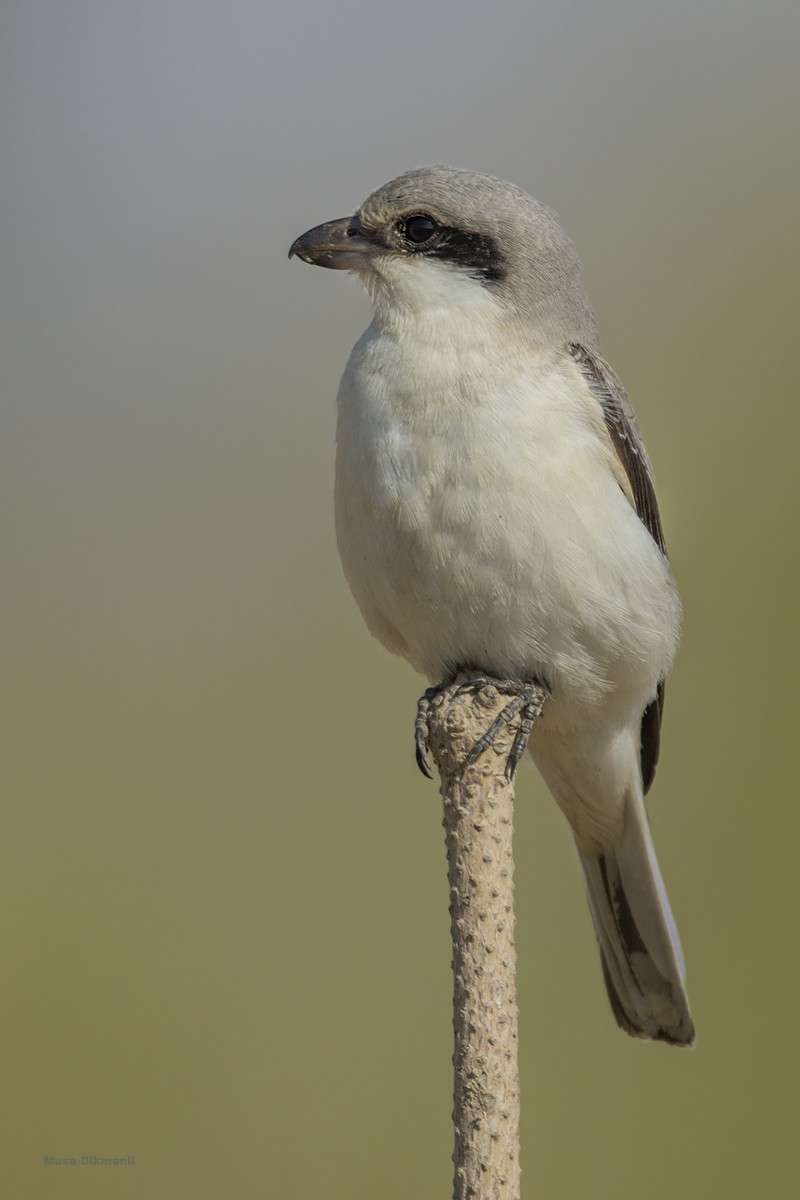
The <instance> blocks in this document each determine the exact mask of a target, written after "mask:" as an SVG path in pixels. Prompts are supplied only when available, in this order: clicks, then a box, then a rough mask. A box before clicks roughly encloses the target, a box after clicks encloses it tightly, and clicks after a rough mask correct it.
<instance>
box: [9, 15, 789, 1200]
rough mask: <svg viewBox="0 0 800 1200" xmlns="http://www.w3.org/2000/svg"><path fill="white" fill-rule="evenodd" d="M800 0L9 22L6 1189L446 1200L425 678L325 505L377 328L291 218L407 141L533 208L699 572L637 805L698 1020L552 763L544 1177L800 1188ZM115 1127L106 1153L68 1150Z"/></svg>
mask: <svg viewBox="0 0 800 1200" xmlns="http://www.w3.org/2000/svg"><path fill="white" fill-rule="evenodd" d="M799 36H800V9H798V7H797V5H796V3H794V2H791V3H790V2H787V3H779V2H777V0H768V2H767V3H764V4H759V5H754V4H746V3H741V2H739V0H733V2H723V0H708V2H706V3H704V4H702V5H697V4H689V3H684V2H683V0H678V2H676V3H672V4H670V5H669V6H665V5H661V4H659V5H656V4H650V3H647V4H634V3H632V2H627V3H623V2H621V0H612V2H610V3H606V4H603V5H595V4H590V3H588V0H575V2H571V3H570V2H566V3H559V4H555V3H540V4H537V5H531V4H522V3H519V4H517V3H503V2H500V3H496V4H493V5H488V4H485V3H484V4H479V3H475V2H472V0H467V2H462V3H458V4H456V3H439V4H435V5H429V4H421V3H418V2H417V0H411V2H410V3H408V4H406V5H404V6H401V7H399V8H398V7H397V6H395V5H393V6H388V5H385V6H382V5H376V4H366V3H363V2H361V0H342V2H341V3H339V4H337V5H330V4H322V3H318V2H317V3H307V4H304V5H301V6H300V7H298V8H296V9H293V10H289V9H288V7H287V8H286V9H284V10H281V11H278V10H277V9H276V7H275V6H271V5H266V4H257V3H246V2H244V0H233V2H232V3H227V4H225V5H223V4H219V3H216V4H215V3H188V0H187V2H179V0H160V2H159V3H154V2H151V0H144V2H139V3H136V4H130V3H120V2H118V0H105V2H103V3H99V2H94V3H92V2H89V0H70V2H69V3H55V2H53V0H33V2H32V3H27V2H26V3H23V2H22V0H8V2H7V3H6V4H5V5H4V6H3V7H2V10H1V11H0V261H1V262H2V272H0V422H1V423H2V429H1V430H0V458H1V459H2V469H0V522H2V532H1V533H0V546H1V547H2V555H3V562H4V572H3V576H4V584H3V592H4V603H3V613H4V619H3V622H2V629H0V654H1V655H2V663H3V686H2V689H0V696H1V697H2V704H3V715H2V723H3V729H4V738H3V741H4V757H5V760H6V766H5V771H4V774H5V784H4V789H3V790H4V800H5V803H4V824H5V828H4V835H3V838H2V839H0V912H2V914H3V915H2V917H0V927H1V928H2V935H3V943H4V947H5V950H4V954H3V963H2V968H0V970H2V975H3V979H2V981H1V982H0V993H1V994H2V995H3V996H4V1001H3V1020H2V1021H0V1029H2V1033H0V1038H1V1039H2V1041H3V1046H2V1051H1V1052H2V1056H3V1062H4V1064H5V1065H4V1075H5V1079H6V1087H5V1089H4V1090H5V1101H4V1103H5V1105H6V1106H7V1112H6V1113H5V1119H4V1127H5V1128H6V1130H7V1133H8V1137H9V1143H8V1148H7V1150H6V1152H5V1153H4V1154H3V1155H2V1161H0V1182H2V1183H3V1184H4V1187H5V1191H6V1193H7V1194H8V1195H12V1194H14V1195H19V1196H25V1197H31V1198H34V1200H38V1197H49V1196H58V1197H59V1198H62V1197H71V1196H73V1195H74V1196H76V1197H77V1196H80V1197H85V1196H87V1195H94V1194H97V1195H98V1196H100V1195H102V1196H103V1197H111V1198H114V1197H126V1196H134V1195H146V1196H148V1197H149V1198H151V1200H159V1198H160V1197H164V1198H167V1197H169V1198H170V1200H172V1198H173V1197H175V1196H183V1195H187V1196H188V1195H191V1196H193V1197H197V1198H198V1200H205V1198H206V1197H207V1198H208V1200H211V1198H212V1197H218V1196H221V1195H236V1196H237V1197H241V1198H242V1200H247V1198H248V1197H262V1196H264V1195H280V1196H286V1197H293V1196H298V1197H299V1196H307V1195H311V1194H317V1193H320V1194H321V1193H323V1192H324V1194H325V1195H326V1197H330V1200H337V1198H339V1197H341V1198H342V1200H352V1198H353V1197H354V1196H358V1195H374V1194H378V1193H380V1195H381V1196H382V1197H384V1198H385V1200H392V1198H393V1197H395V1196H396V1197H398V1198H400V1197H403V1198H406V1197H408V1196H411V1195H413V1196H415V1197H420V1198H422V1197H428V1196H430V1197H434V1196H441V1195H446V1194H447V1189H448V1187H449V1182H448V1181H449V1174H450V1162H449V1155H450V1128H449V1113H450V1086H451V1081H450V1061H449V1059H450V1052H451V1050H450V1037H451V1032H450V1011H449V1005H450V995H449V987H450V984H449V947H448V922H447V911H446V909H447V897H446V882H445V867H444V849H443V844H442V835H441V829H440V825H439V821H440V813H439V802H438V799H437V796H436V792H435V789H434V788H433V787H432V786H426V785H425V783H424V782H423V780H422V779H421V777H418V776H417V773H416V769H415V767H414V764H413V757H412V752H411V727H412V723H413V715H414V705H415V701H416V697H417V694H418V692H419V691H420V689H421V686H422V683H421V681H419V680H417V679H415V678H414V676H413V675H412V674H411V673H410V671H409V670H408V669H407V668H406V667H405V666H404V665H403V664H401V663H399V662H394V661H392V660H390V659H389V658H388V657H387V656H386V655H385V654H384V653H383V652H382V651H381V650H380V649H379V647H377V645H374V644H372V643H371V642H370V640H369V638H368V636H367V634H366V632H365V631H364V629H363V628H362V626H361V622H360V618H359V617H358V614H357V612H356V611H355V606H354V604H353V603H352V601H351V599H350V597H349V595H348V594H347V591H346V587H345V585H344V582H343V580H342V578H341V574H340V570H339V567H338V563H337V560H336V553H335V546H334V540H333V531H332V517H331V499H330V492H331V487H332V474H333V453H332V451H333V427H334V396H335V389H336V385H337V382H338V378H339V375H340V372H341V369H342V367H343V365H344V362H345V360H346V356H347V353H348V351H349V347H350V345H351V344H352V342H353V341H354V340H355V338H356V336H357V335H358V334H359V333H360V331H361V329H362V328H363V326H364V324H365V323H366V321H367V319H368V313H369V309H368V304H367V302H366V299H365V297H363V296H362V295H361V294H360V292H359V289H358V287H357V286H354V285H353V284H352V283H351V282H350V281H348V280H346V279H344V278H343V277H342V276H341V275H338V274H335V273H332V272H321V271H311V270H309V269H307V268H306V267H305V266H303V265H302V264H300V263H297V262H292V263H289V262H287V260H286V252H287V249H288V246H289V244H290V243H291V241H292V240H293V238H294V237H295V236H296V235H297V234H299V233H301V232H302V231H303V230H305V229H306V228H308V227H309V226H311V225H314V224H317V223H319V222H320V221H323V220H326V219H329V218H332V217H337V216H342V215H344V214H346V213H348V212H351V211H353V209H354V208H355V207H356V206H357V205H358V204H359V202H360V201H361V200H362V199H363V198H364V196H365V195H366V194H367V193H368V192H369V191H371V190H372V189H373V188H374V187H376V186H378V185H379V184H380V183H382V182H384V181H385V180H387V179H388V178H391V177H392V176H393V175H396V174H398V173H399V172H400V171H402V170H404V169H406V168H407V167H409V166H413V165H417V164H421V163H429V162H449V163H452V164H455V165H459V166H464V167H470V168H473V169H478V170H484V171H489V172H491V173H494V174H498V175H501V176H504V177H507V178H509V179H512V180H513V181H514V182H516V183H518V184H519V185H521V186H522V187H524V188H526V189H527V190H529V191H530V192H532V193H533V194H534V195H536V196H537V197H538V198H540V199H541V200H544V201H546V202H547V203H549V204H551V205H553V206H554V207H555V208H556V209H557V210H558V211H559V213H560V215H561V217H562V219H563V221H564V224H565V225H566V227H567V228H568V230H569V232H570V234H571V236H572V237H573V239H574V241H575V242H576V244H577V246H578V249H579V252H580V253H581V256H582V259H583V262H584V267H585V272H586V279H587V285H588V287H589V291H590V295H591V298H592V301H593V303H594V306H595V309H596V311H597V316H598V321H599V325H600V330H601V336H602V338H603V341H604V346H605V350H606V353H607V355H608V357H609V358H610V359H611V361H612V362H613V363H614V366H615V369H616V370H617V371H618V373H619V374H620V376H621V377H622V379H623V380H624V382H625V384H626V386H627V388H628V390H629V392H630V395H631V398H632V400H633V402H634V404H635V406H636V408H637V411H638V413H639V417H640V421H641V424H642V427H643V430H644V433H645V436H646V439H647V443H648V448H649V450H650V453H651V456H652V458H653V460H654V462H655V467H656V473H657V476H658V481H659V495H660V498H661V503H662V510H663V514H664V520H665V526H666V531H667V538H668V542H669V544H670V549H671V555H672V559H673V562H674V565H675V570H676V574H677V576H678V579H679V582H680V584H681V588H682V592H683V595H684V600H685V605H686V628H685V635H684V643H683V649H682V652H681V655H680V658H679V662H678V666H677V669H676V672H675V675H674V678H673V679H672V681H671V682H670V688H669V703H668V707H667V718H666V727H665V736H664V746H663V755H662V763H661V766H660V769H659V778H658V781H657V783H656V786H655V789H654V791H653V794H652V800H651V806H650V807H651V813H652V816H653V824H654V827H655V832H656V841H657V844H658V848H659V854H660V858H661V860H662V866H663V869H664V874H665V876H666V879H667V882H668V884H669V889H670V893H671V896H672V898H673V902H674V908H675V910H676V915H677V917H678V920H679V924H680V927H681V931H682V934H683V939H684V945H685V949H686V953H687V960H688V966H689V989H690V994H691V996H692V1000H693V1006H694V1009H695V1015H696V1019H697V1023H698V1028H699V1045H698V1048H697V1050H696V1051H695V1052H694V1053H693V1054H690V1055H686V1054H670V1053H669V1052H666V1051H663V1049H662V1048H659V1047H648V1046H643V1045H639V1044H634V1043H631V1042H629V1041H628V1040H626V1039H624V1038H623V1037H622V1036H621V1035H619V1034H618V1033H617V1031H616V1029H615V1027H614V1024H613V1020H612V1018H611V1017H610V1015H609V1013H608V1011H607V1006H606V1001H605V997H604V996H603V994H602V983H601V981H600V972H599V968H598V964H597V962H596V948H595V946H594V944H593V940H592V934H591V928H590V922H589V919H588V916H587V914H586V913H585V911H584V900H583V896H582V888H581V884H580V880H579V876H578V871H577V867H576V864H575V862H574V858H573V854H572V850H571V847H570V844H569V838H568V837H567V835H566V829H565V827H564V825H563V822H562V821H561V818H560V816H559V814H558V813H556V812H555V811H554V807H555V806H554V805H552V803H551V802H550V800H549V798H548V797H547V794H546V793H545V791H544V789H543V788H542V786H541V785H540V784H539V782H538V780H537V779H536V777H535V775H534V773H533V771H526V772H525V773H524V775H523V777H522V780H521V783H520V787H519V804H518V810H519V815H518V829H517V862H518V950H519V957H520V993H521V994H520V1007H521V1022H520V1024H521V1039H522V1075H523V1166H524V1171H525V1175H524V1187H525V1194H526V1195H529V1196H533V1195H537V1194H538V1195H547V1196H549V1197H564V1198H565V1200H566V1198H568V1197H569V1198H572V1197H574V1196H575V1195H579V1194H591V1195H592V1196H594V1197H595V1198H596V1200H604V1198H606V1197H607V1198H608V1200H611V1197H614V1200H619V1198H621V1197H628V1196H630V1197H631V1198H632V1200H641V1197H642V1196H644V1195H647V1196H648V1197H650V1198H651V1200H661V1198H664V1200H666V1197H673V1196H675V1195H680V1196H682V1197H685V1198H687V1200H688V1198H692V1200H700V1198H701V1197H702V1198H703V1200H706V1198H708V1197H711V1196H718V1195H719V1196H722V1195H724V1196H726V1197H742V1198H743V1200H744V1197H750V1196H752V1195H753V1194H755V1193H756V1192H758V1193H761V1194H769V1195H770V1196H772V1197H782V1196H786V1197H789V1196H792V1195H793V1194H794V1187H795V1184H794V1177H795V1175H796V1171H795V1168H794V1152H793V1137H794V1126H795V1123H796V1121H795V1117H796V1095H795V1093H796V1078H797V1070H798V1061H797V1058H798V1052H797V1038H796V1036H795V1034H794V1032H793V1031H794V1027H795V1024H796V1020H795V1011H794V1009H795V1003H794V998H795V995H796V992H797V987H798V982H799V981H798V972H797V966H796V962H795V957H796V956H795V955H794V954H793V953H792V950H791V947H792V946H793V945H794V942H795V941H796V936H797V918H798V901H797V886H796V865H795V860H794V851H795V849H796V846H797V842H798V835H799V834H800V817H799V816H798V811H800V806H798V804H797V802H796V783H795V770H794V761H793V759H794V744H795V741H796V738H795V736H794V734H795V731H794V714H795V712H796V699H795V694H796V684H795V674H794V668H795V666H796V654H795V653H794V651H795V646H796V629H795V626H796V612H797V602H796V596H797V583H798V579H797V563H796V555H795V554H794V552H793V547H794V542H795V540H796V538H795V533H794V525H795V519H796V514H797V500H798V497H797V484H796V476H797V452H796V446H797V436H798V419H797V411H798V405H797V364H796V357H797V355H796V341H797V334H796V326H797V311H798V308H797V295H796V279H797V268H798V249H799V248H800V244H799V243H800V239H799V238H798V232H797V229H798V223H797V213H798V200H799V199H800V196H799V193H800V187H799V186H798V184H800V158H798V153H797V129H798V112H799V111H800V83H799V82H798V71H797V51H798V44H799V42H798V38H799ZM92 1154H95V1155H108V1156H116V1155H120V1156H122V1155H128V1154H133V1155H135V1158H136V1164H135V1166H133V1167H130V1168H113V1169H112V1168H105V1169H102V1170H101V1169H100V1168H97V1169H90V1168H81V1167H79V1166H78V1167H75V1168H71V1167H56V1166H45V1165H43V1157H44V1156H46V1155H56V1156H62V1157H77V1158H78V1159H80V1156H81V1155H92Z"/></svg>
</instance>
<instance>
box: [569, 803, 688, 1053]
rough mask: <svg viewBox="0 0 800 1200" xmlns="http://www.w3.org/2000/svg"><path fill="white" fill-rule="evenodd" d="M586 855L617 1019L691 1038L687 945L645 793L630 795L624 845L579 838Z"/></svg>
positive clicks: (639, 1033) (636, 1033)
mask: <svg viewBox="0 0 800 1200" xmlns="http://www.w3.org/2000/svg"><path fill="white" fill-rule="evenodd" d="M578 856H579V858H580V860H581V866H582V867H583V873H584V875H585V877H586V891H587V895H588V899H589V908H590V909H591V912H592V919H593V920H594V928H595V933H596V934H597V941H598V943H599V945H600V958H601V960H602V964H603V977H604V979H605V982H606V989H607V991H608V998H609V1000H610V1001H611V1007H612V1009H613V1010H614V1016H615V1017H616V1019H617V1024H618V1025H619V1026H620V1028H622V1029H624V1030H625V1032H626V1033H629V1034H631V1036H632V1037H640V1038H651V1039H653V1040H654V1041H661V1042H669V1043H670V1044H671V1045H673V1046H691V1045H692V1044H693V1042H694V1025H693V1023H692V1018H691V1015H690V1013H689V1001H688V1000H687V998H686V991H685V989H684V966H683V953H682V951H681V944H680V941H679V939H678V931H677V929H676V928H675V922H674V920H673V918H672V913H671V912H670V907H669V901H668V900H667V893H666V891H665V889H664V882H663V880H662V878H661V872H660V871H659V869H658V863H657V861H656V856H655V851H654V849H653V842H652V839H651V837H650V830H649V827H648V824H647V814H646V813H645V809H644V801H643V800H642V799H641V797H639V796H632V797H630V798H629V800H628V803H627V808H626V813H625V824H624V828H623V831H622V837H621V838H620V841H619V844H618V845H617V846H616V847H614V848H613V849H612V850H611V851H609V852H606V853H605V854H602V855H598V856H594V855H590V854H586V853H584V852H583V851H582V850H581V848H580V846H579V847H578Z"/></svg>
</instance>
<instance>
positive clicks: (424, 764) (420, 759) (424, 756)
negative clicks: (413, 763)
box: [417, 742, 433, 779]
mask: <svg viewBox="0 0 800 1200" xmlns="http://www.w3.org/2000/svg"><path fill="white" fill-rule="evenodd" d="M417 766H418V767H419V769H420V771H422V774H423V775H425V776H426V778H428V779H433V772H432V771H431V769H430V767H429V766H428V753H427V751H426V749H425V746H424V744H423V745H420V743H419V742H417Z"/></svg>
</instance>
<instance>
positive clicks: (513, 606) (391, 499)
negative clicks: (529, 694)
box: [290, 166, 694, 1045]
mask: <svg viewBox="0 0 800 1200" xmlns="http://www.w3.org/2000/svg"><path fill="white" fill-rule="evenodd" d="M291 255H296V256H297V257H298V258H301V259H303V261H305V262H309V263H315V264H316V265H318V266H323V267H334V268H338V269H343V270H348V271H353V272H355V273H357V274H358V275H360V276H361V278H362V280H363V282H364V284H365V285H366V287H367V290H368V292H369V295H370V297H371V298H372V302H373V305H374V317H373V320H372V323H371V325H370V326H369V328H368V329H367V330H366V332H365V333H364V334H363V335H362V336H361V337H360V338H359V340H358V342H357V343H356V345H355V346H354V348H353V350H352V353H351V355H350V359H349V362H348V364H347V368H346V370H345V373H344V376H343V378H342V381H341V385H340V388H339V397H338V427H337V455H336V527H337V538H338V544H339V551H340V554H341V558H342V563H343V566H344V571H345V574H346V576H347V580H348V582H349V584H350V587H351V589H352V591H353V595H354V596H355V599H356V601H357V602H358V605H359V607H360V609H361V612H362V614H363V616H364V619H365V621H366V623H367V625H368V627H369V629H370V631H371V632H372V633H373V634H374V635H375V637H376V638H378V640H379V641H381V642H382V643H383V645H384V646H385V647H386V648H387V649H388V650H390V651H392V652H393V653H395V654H400V655H402V656H403V657H404V658H406V659H407V660H408V661H409V662H410V663H411V665H412V666H413V667H414V668H415V669H416V670H417V671H419V672H420V673H421V674H423V675H425V676H427V678H428V679H429V680H430V681H431V682H433V683H438V682H440V681H448V680H452V678H453V677H454V675H455V673H456V672H458V671H460V670H470V671H474V672H481V673H485V674H486V675H487V676H491V677H496V678H498V679H501V680H514V681H519V682H521V683H525V682H528V683H531V682H534V681H537V682H539V683H541V684H543V685H544V686H545V687H546V688H547V690H548V692H549V698H548V699H547V702H546V703H545V705H544V708H543V710H542V712H541V715H540V716H539V717H538V718H537V720H536V722H535V725H534V727H533V732H532V735H531V738H530V750H531V753H532V755H533V758H534V761H535V763H536V765H537V767H538V768H539V770H540V772H541V774H542V775H543V777H544V779H545V782H546V783H547V785H548V787H549V789H550V791H551V792H552V793H553V796H554V797H555V799H556V801H557V802H558V804H559V806H560V807H561V809H562V811H563V812H564V814H565V816H566V817H567V820H568V821H569V823H570V826H571V827H572V832H573V835H574V838H575V843H576V846H577V849H578V855H579V858H580V862H581V865H582V867H583V872H584V875H585V879H586V890H587V894H588V899H589V908H590V910H591V913H592V918H593V920H594V926H595V931H596V934H597V940H598V943H599V945H600V955H601V959H602V966H603V976H604V979H605V983H606V988H607V990H608V995H609V998H610V1000H611V1006H612V1008H613V1011H614V1015H615V1017H616V1019H617V1022H618V1023H619V1025H620V1026H621V1027H622V1028H623V1029H624V1030H625V1031H626V1032H627V1033H629V1034H632V1035H633V1036H635V1037H641V1038H651V1039H655V1040H660V1041H664V1042H669V1043H671V1044H674V1045H691V1044H692V1042H693V1040H694V1027H693V1024H692V1019H691V1016H690V1014H689V1007H688V1002H687V998H686V993H685V990H684V966H683V957H682V953H681V947H680V943H679V940H678V934H677V930H676V928H675V923H674V921H673V918H672V914H671V912H670V907H669V902H668V900H667V896H666V892H665V890H664V884H663V882H662V879H661V874H660V871H659V868H658V863H657V862H656V857H655V852H654V849H653V843H652V840H651V836H650V831H649V828H648V822H647V815H646V813H645V807H644V794H645V792H646V791H647V789H648V788H649V786H650V784H651V783H652V781H653V775H654V772H655V767H656V760H657V758H658V746H659V729H660V724H661V714H662V708H663V701H664V680H665V678H666V676H667V673H668V672H669V670H670V668H671V666H672V662H673V659H674V656H675V652H676V649H677V645H678V638H679V630H680V618H681V609H680V600H679V597H678V593H677V590H676V587H675V583H674V581H673V578H672V575H671V573H670V568H669V565H668V562H667V557H666V552H665V545H664V535H663V532H662V528H661V521H660V518H659V512H658V506H657V504H656V497H655V492H654V489H653V476H652V469H651V466H650V462H649V460H648V457H647V453H646V451H645V448H644V445H643V444H642V440H641V436H640V434H639V430H638V428H637V424H636V419H635V416H634V413H633V409H632V408H631V405H630V403H629V401H628V398H627V396H626V394H625V392H624V390H623V388H622V385H621V384H620V382H619V380H618V379H617V377H616V375H615V374H614V372H613V371H612V370H611V368H610V367H609V365H608V363H606V362H605V360H604V359H603V357H602V356H601V353H600V348H599V343H598V336H597V330H596V327H595V321H594V316H593V313H592V309H591V307H590V304H589V301H588V299H587V296H586V292H585V290H584V285H583V281H582V276H581V267H580V263H579V261H578V258H577V255H576V253H575V250H574V248H573V246H572V244H571V242H570V241H569V239H568V238H567V236H566V234H565V233H564V231H563V230H562V228H561V226H560V225H559V223H558V220H557V218H556V216H555V214H554V213H553V212H551V211H550V209H548V208H546V207H545V206H544V205H542V204H540V203H538V202H537V201H536V200H533V199H532V198H531V197H530V196H528V195H527V194H526V193H525V192H523V191H521V190H520V189H519V188H517V187H514V186H513V185H512V184H509V183H505V182H504V181H502V180H500V179H495V178H492V177H490V176H487V175H479V174H475V173H473V172H470V171H463V170H456V169H454V168H451V167H443V166H435V167H423V168H419V169H417V170H413V171H408V172H407V173H406V174H404V175H401V176H399V178H397V179H394V180H392V182H390V183H387V184H385V185H384V186H383V187H381V188H379V189H378V190H377V191H375V192H373V193H372V195H371V196H369V197H368V198H367V199H366V200H365V201H364V203H363V204H362V205H361V207H360V208H359V210H358V212H357V213H356V214H355V215H354V216H352V217H345V218H343V219H341V220H337V221H330V222H328V223H327V224H324V225H320V226H318V227H317V228H315V229H312V230H309V232H308V233H305V234H303V235H302V236H301V237H299V238H298V239H297V240H296V241H295V243H294V244H293V246H292V248H291V250H290V257H291Z"/></svg>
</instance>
